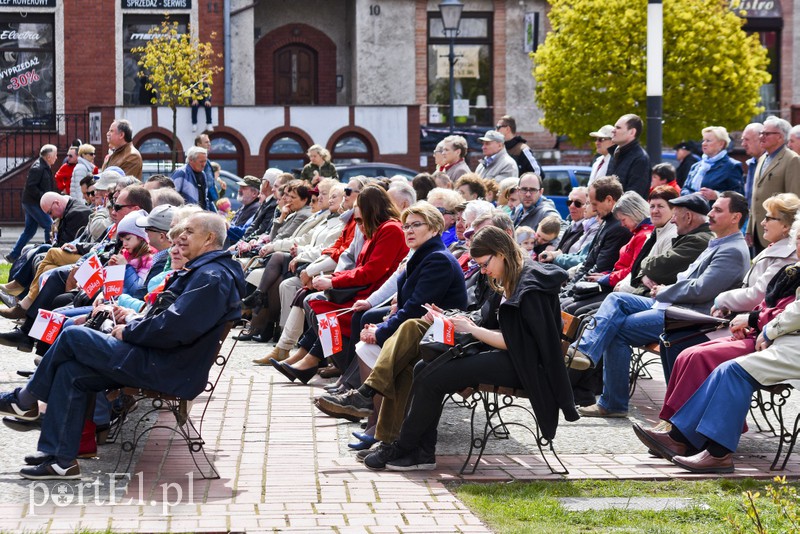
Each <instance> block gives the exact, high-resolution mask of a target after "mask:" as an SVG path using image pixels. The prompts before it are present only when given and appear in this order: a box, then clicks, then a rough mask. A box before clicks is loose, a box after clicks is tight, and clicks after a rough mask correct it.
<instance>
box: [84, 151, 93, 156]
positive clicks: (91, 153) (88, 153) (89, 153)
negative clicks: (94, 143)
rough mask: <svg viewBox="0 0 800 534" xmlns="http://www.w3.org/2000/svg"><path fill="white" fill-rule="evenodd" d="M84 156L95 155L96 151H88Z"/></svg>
mask: <svg viewBox="0 0 800 534" xmlns="http://www.w3.org/2000/svg"><path fill="white" fill-rule="evenodd" d="M84 156H94V152H87V153H86V154H84Z"/></svg>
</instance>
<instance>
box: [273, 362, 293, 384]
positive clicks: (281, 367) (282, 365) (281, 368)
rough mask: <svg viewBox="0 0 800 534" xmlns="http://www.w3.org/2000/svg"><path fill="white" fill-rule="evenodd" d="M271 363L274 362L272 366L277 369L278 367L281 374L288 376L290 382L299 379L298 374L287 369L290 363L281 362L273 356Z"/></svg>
mask: <svg viewBox="0 0 800 534" xmlns="http://www.w3.org/2000/svg"><path fill="white" fill-rule="evenodd" d="M269 363H271V364H272V367H274V368H275V369H277V370H278V371H280V372H281V374H282V375H283V376H285V377H286V378H288V379H289V381H290V382H294V381H295V380H297V377H296V376H294V375H293V374H292V373H290V372H289V371H288V370H287V369H288V367H289V366H288V365H286V364H285V363H283V362H279V361H278V360H276V359H275V358H271V359H270V360H269Z"/></svg>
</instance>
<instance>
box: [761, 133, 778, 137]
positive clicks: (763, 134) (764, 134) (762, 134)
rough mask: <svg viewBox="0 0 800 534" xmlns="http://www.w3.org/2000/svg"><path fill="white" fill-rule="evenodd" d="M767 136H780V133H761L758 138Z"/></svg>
mask: <svg viewBox="0 0 800 534" xmlns="http://www.w3.org/2000/svg"><path fill="white" fill-rule="evenodd" d="M768 135H781V132H761V133H760V134H758V136H759V137H766V136H768Z"/></svg>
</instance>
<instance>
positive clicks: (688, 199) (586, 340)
mask: <svg viewBox="0 0 800 534" xmlns="http://www.w3.org/2000/svg"><path fill="white" fill-rule="evenodd" d="M701 200H703V199H701V198H700V197H699V196H696V195H687V196H684V197H680V198H678V199H674V200H671V201H670V204H672V205H674V206H676V207H677V208H678V209H676V210H675V211H676V213H677V216H680V215H681V214H685V213H684V212H686V211H693V212H695V213H697V211H698V210H702V209H703V208H701V207H700V206H702V203H701ZM703 202H705V201H704V200H703ZM680 208H685V209H680ZM748 212H749V210H748V208H747V201H746V200H745V198H744V195H741V194H739V193H733V192H731V191H725V192H724V193H722V194H721V195H720V196H719V198H717V200H716V201H715V202H714V205H713V207H712V208H711V211H710V212H709V213H708V219H709V227H710V229H711V231H712V232H714V235H715V238H714V239H712V240H711V241H710V242H709V244H708V248H706V250H704V251H703V252H702V253H701V254H700V255H699V256H698V257H697V259H696V260H695V261H693V262H692V263H691V265H689V267H687V268H686V270H684V271H683V272H681V273H680V274H678V277H677V281H676V282H675V283H674V284H670V285H654V286H653V287H652V288H651V291H650V295H651V297H640V296H636V295H631V294H627V293H612V294H611V295H609V296H608V297H607V298H606V299H605V300H604V301H603V304H602V305H601V306H600V309H599V310H597V313H596V314H595V316H594V318H595V327H594V328H593V329H591V330H587V331H586V333H584V335H583V336H581V339H580V340H578V341H577V342H575V343H573V344H572V345H571V346H570V348H569V349H568V350H567V364H568V365H569V366H570V367H571V368H573V369H578V370H583V369H588V368H590V367H593V366H594V365H596V364H597V362H599V361H600V359H601V358H602V360H603V394H602V395H601V396H600V398H599V399H598V401H597V404H594V405H593V406H587V407H585V408H580V409H579V410H578V412H579V413H580V414H581V415H583V416H584V417H626V416H627V414H628V374H629V371H630V362H631V347H639V346H643V345H648V344H650V343H654V342H657V341H658V339H659V335H660V334H661V332H662V331H663V330H664V314H665V312H664V310H665V309H666V308H668V307H670V306H681V307H684V308H689V309H692V310H694V311H697V312H700V313H709V311H710V310H711V306H712V305H713V303H714V298H715V297H716V296H717V295H719V294H720V293H721V292H722V291H726V290H728V289H731V288H733V287H738V286H739V285H741V281H742V278H743V277H744V274H745V273H746V272H747V269H748V268H749V266H750V252H749V250H748V248H747V244H746V243H745V240H744V236H743V235H742V232H741V229H742V226H744V221H745V219H746V217H747V214H748ZM677 222H678V221H676V224H677ZM674 356H677V354H676V355H674ZM662 358H663V355H662ZM662 363H663V365H664V368H665V376H667V377H668V376H669V371H670V370H671V369H672V363H673V362H669V361H662Z"/></svg>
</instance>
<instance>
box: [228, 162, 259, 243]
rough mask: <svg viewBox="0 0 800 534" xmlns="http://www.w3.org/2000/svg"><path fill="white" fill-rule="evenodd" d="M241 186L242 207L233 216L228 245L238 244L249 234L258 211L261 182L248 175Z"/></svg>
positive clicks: (240, 198) (240, 183)
mask: <svg viewBox="0 0 800 534" xmlns="http://www.w3.org/2000/svg"><path fill="white" fill-rule="evenodd" d="M238 184H239V195H238V197H239V201H240V202H241V203H242V206H241V207H240V208H239V209H238V210H236V213H234V214H233V220H231V225H230V227H229V228H228V243H236V242H237V241H238V240H239V239H241V238H242V236H243V235H244V234H245V232H247V229H248V228H249V227H250V224H251V223H252V222H253V218H254V217H255V214H256V212H257V211H258V206H259V203H258V195H259V194H260V192H261V180H260V179H259V178H256V177H255V176H250V175H247V176H245V177H244V178H242V181H240V182H238Z"/></svg>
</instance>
